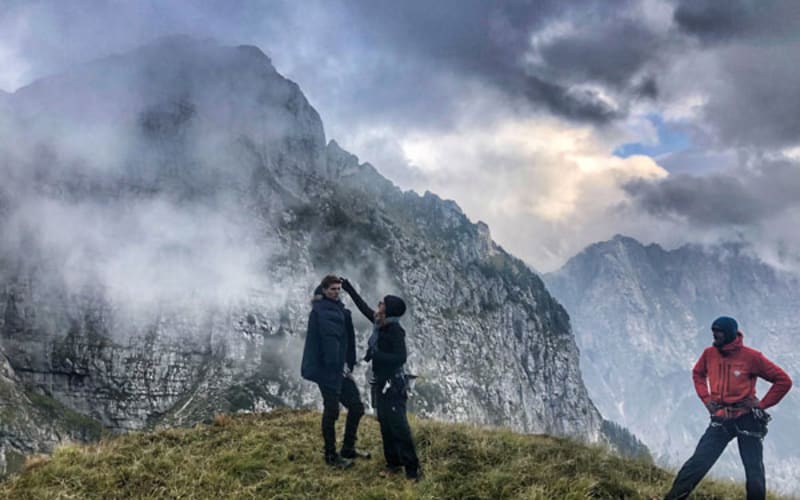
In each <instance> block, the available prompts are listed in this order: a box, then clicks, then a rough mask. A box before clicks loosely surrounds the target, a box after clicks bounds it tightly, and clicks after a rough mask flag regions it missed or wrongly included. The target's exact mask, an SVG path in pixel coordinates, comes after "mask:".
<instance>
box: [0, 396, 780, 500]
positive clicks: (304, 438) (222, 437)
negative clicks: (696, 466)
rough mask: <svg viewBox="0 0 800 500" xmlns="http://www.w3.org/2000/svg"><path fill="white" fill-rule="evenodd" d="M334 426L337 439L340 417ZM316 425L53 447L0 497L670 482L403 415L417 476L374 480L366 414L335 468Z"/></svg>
mask: <svg viewBox="0 0 800 500" xmlns="http://www.w3.org/2000/svg"><path fill="white" fill-rule="evenodd" d="M338 424H339V425H338V427H339V431H340V433H341V431H342V428H343V426H344V419H343V418H342V419H340V421H339V422H338ZM319 426H320V414H319V413H317V412H312V411H294V410H279V411H275V412H271V413H265V414H257V415H241V416H220V417H218V418H216V419H215V420H214V423H213V424H209V425H199V426H196V427H194V428H191V429H166V430H160V431H156V432H148V433H144V432H143V433H131V434H127V435H123V436H117V437H114V438H105V439H103V440H102V441H100V442H99V443H96V444H92V445H68V446H62V447H60V448H58V449H57V450H56V451H55V453H54V454H53V456H52V458H51V459H50V460H46V461H41V462H39V463H37V464H36V466H35V467H30V468H29V469H28V470H25V471H24V472H22V473H21V474H19V475H16V476H14V477H12V478H10V479H8V480H7V481H5V482H4V483H0V498H14V499H43V498H47V499H75V498H81V499H84V498H88V499H95V498H97V499H100V498H102V499H151V498H152V499H155V498H176V499H177V498H186V499H189V498H191V499H204V498H209V499H210V498H214V499H217V498H222V499H246V498H254V499H255V498H259V499H260V498H271V499H295V498H309V499H324V498H348V499H351V498H356V499H416V498H423V499H434V498H435V499H439V498H453V499H455V498H458V499H493V500H494V499H504V498H508V499H512V498H513V499H542V500H545V499H547V500H550V499H556V498H557V499H590V498H609V499H612V498H613V499H625V498H631V499H634V498H635V499H641V498H647V497H648V496H651V495H663V494H664V493H665V492H666V490H667V489H668V488H669V485H670V483H671V481H672V479H673V473H671V472H667V471H664V470H662V469H660V468H658V467H656V466H654V465H652V463H650V462H648V461H646V460H643V459H640V460H636V459H627V458H623V457H620V456H617V455H615V454H613V453H611V452H609V451H608V450H607V449H605V448H603V447H600V446H586V445H584V444H581V443H578V442H576V441H573V440H569V439H562V438H553V437H548V436H533V435H521V434H515V433H513V432H510V431H506V430H487V429H482V428H479V427H476V426H470V425H462V424H447V423H441V422H434V421H430V420H422V419H416V418H412V419H411V427H412V429H413V431H414V434H415V439H416V442H417V448H418V453H419V456H420V459H421V461H422V465H423V469H424V471H425V474H426V476H425V479H424V480H423V481H422V482H420V483H413V482H409V481H407V480H406V479H405V478H404V477H403V476H402V475H398V476H395V477H390V478H382V477H380V476H379V475H378V473H379V472H380V470H381V469H382V467H383V460H382V458H381V442H380V432H379V429H378V424H377V422H376V421H375V419H374V418H372V417H366V418H364V420H363V421H362V427H361V429H360V433H359V435H360V440H359V447H361V448H363V449H367V450H369V451H371V452H372V453H373V458H372V460H364V461H359V462H357V463H356V466H355V467H353V468H352V469H349V470H345V471H339V470H333V469H330V468H328V467H327V466H326V465H325V464H324V462H323V459H322V437H321V435H320V427H319ZM339 439H340V440H341V435H340V437H339ZM693 498H695V499H707V500H710V499H723V498H724V499H737V498H744V485H742V484H732V483H724V482H713V481H704V482H703V483H701V486H700V488H699V489H698V491H697V492H696V493H695V495H694V497H693ZM770 498H773V499H775V498H779V497H776V496H770Z"/></svg>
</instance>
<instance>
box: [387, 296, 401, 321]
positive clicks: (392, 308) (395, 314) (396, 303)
mask: <svg viewBox="0 0 800 500" xmlns="http://www.w3.org/2000/svg"><path fill="white" fill-rule="evenodd" d="M383 306H384V308H385V311H386V317H387V318H399V317H400V316H402V315H403V314H405V312H406V303H405V302H403V299H401V298H400V297H397V296H395V295H387V296H386V297H384V298H383Z"/></svg>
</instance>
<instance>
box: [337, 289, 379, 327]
mask: <svg viewBox="0 0 800 500" xmlns="http://www.w3.org/2000/svg"><path fill="white" fill-rule="evenodd" d="M342 288H343V289H344V291H345V292H347V293H348V295H350V297H351V298H352V299H353V302H355V303H356V307H358V310H359V311H361V314H363V315H364V316H366V318H367V319H368V320H369V322H370V323H374V322H375V311H373V310H372V309H371V308H370V307H369V306H368V305H367V303H366V302H364V299H362V298H361V295H359V294H358V292H357V291H356V289H355V288H353V284H352V283H350V281H349V280H347V279H346V278H342Z"/></svg>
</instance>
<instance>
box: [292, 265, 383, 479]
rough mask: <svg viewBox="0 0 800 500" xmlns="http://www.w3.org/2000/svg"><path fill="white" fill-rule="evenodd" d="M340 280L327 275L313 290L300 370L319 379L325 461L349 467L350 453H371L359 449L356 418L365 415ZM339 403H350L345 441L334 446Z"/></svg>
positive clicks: (364, 455)
mask: <svg viewBox="0 0 800 500" xmlns="http://www.w3.org/2000/svg"><path fill="white" fill-rule="evenodd" d="M341 289H342V285H341V281H340V280H339V278H337V277H336V276H333V275H328V276H326V277H325V278H324V279H323V280H322V283H321V284H320V286H318V287H317V290H316V291H315V292H314V294H315V295H314V300H312V308H311V313H310V314H309V316H308V331H307V333H306V342H305V347H304V349H303V361H302V367H301V375H302V377H303V378H304V379H306V380H310V381H312V382H316V383H317V385H318V386H319V390H320V392H321V393H322V404H323V410H322V438H323V440H324V442H325V462H326V463H327V464H329V465H332V466H335V467H339V468H347V467H350V466H351V465H353V462H352V460H351V459H354V458H357V457H358V458H369V453H366V452H361V451H358V450H356V447H355V445H356V435H357V433H358V423H359V421H360V420H361V417H362V416H363V415H364V405H363V404H362V403H361V395H360V394H359V392H358V387H357V386H356V384H355V381H354V380H353V375H352V372H353V368H354V366H355V364H356V347H355V330H354V329H353V318H352V316H351V315H350V311H349V310H347V309H346V308H345V307H344V305H343V304H342V303H341V301H340V300H339V293H340V292H341ZM339 403H341V404H342V405H344V406H345V408H347V422H346V423H345V430H344V441H343V443H342V450H341V452H340V453H337V452H336V420H337V419H338V418H339Z"/></svg>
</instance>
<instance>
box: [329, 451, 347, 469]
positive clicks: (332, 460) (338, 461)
mask: <svg viewBox="0 0 800 500" xmlns="http://www.w3.org/2000/svg"><path fill="white" fill-rule="evenodd" d="M325 463H326V464H328V465H330V466H331V467H334V468H336V469H348V468H350V467H352V466H353V461H352V460H349V459H347V458H343V457H342V456H341V455H339V454H338V453H334V454H332V455H325Z"/></svg>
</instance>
